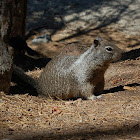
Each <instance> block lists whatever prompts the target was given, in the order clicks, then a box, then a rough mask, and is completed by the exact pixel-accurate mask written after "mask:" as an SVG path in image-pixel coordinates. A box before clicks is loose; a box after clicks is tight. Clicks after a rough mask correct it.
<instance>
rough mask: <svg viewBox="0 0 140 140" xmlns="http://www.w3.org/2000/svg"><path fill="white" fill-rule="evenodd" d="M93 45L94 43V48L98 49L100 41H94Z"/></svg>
mask: <svg viewBox="0 0 140 140" xmlns="http://www.w3.org/2000/svg"><path fill="white" fill-rule="evenodd" d="M93 43H94V46H95V47H97V46H98V45H99V41H98V40H96V39H95V40H94V42H93Z"/></svg>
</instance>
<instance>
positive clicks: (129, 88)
mask: <svg viewBox="0 0 140 140" xmlns="http://www.w3.org/2000/svg"><path fill="white" fill-rule="evenodd" d="M123 89H126V90H136V88H135V87H129V86H124V87H123Z"/></svg>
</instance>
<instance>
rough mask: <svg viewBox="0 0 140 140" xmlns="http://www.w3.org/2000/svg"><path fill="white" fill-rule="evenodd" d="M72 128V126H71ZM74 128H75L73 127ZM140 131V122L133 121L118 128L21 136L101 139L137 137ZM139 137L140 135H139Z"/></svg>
mask: <svg viewBox="0 0 140 140" xmlns="http://www.w3.org/2000/svg"><path fill="white" fill-rule="evenodd" d="M69 129H70V130H71V129H72V128H69ZM73 129H74V128H73ZM139 132H140V124H139V122H137V123H136V122H133V123H132V124H131V125H129V126H128V125H127V124H126V125H124V126H120V127H118V128H114V129H113V128H112V129H107V130H104V128H103V129H100V130H94V126H93V130H92V128H91V129H90V130H85V129H82V128H81V129H79V130H78V132H74V131H72V132H71V131H70V132H68V131H67V132H66V133H65V132H64V133H65V134H58V133H55V134H53V133H52V134H51V135H50V134H48V133H47V132H44V133H42V134H36V135H35V134H31V133H30V135H29V136H28V135H27V136H24V138H23V137H22V138H20V140H27V139H28V140H40V139H51V140H52V139H57V140H59V139H65V140H67V139H79V138H80V139H82V140H85V139H88V138H89V139H99V138H107V139H108V138H109V137H110V136H111V138H112V137H115V136H119V137H121V136H123V138H124V136H131V135H135V138H136V137H137V136H136V135H138V134H139ZM138 137H139V136H138Z"/></svg>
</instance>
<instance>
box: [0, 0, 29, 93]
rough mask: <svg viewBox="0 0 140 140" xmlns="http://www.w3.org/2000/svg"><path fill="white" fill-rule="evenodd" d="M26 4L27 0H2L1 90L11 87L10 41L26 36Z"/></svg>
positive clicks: (0, 3)
mask: <svg viewBox="0 0 140 140" xmlns="http://www.w3.org/2000/svg"><path fill="white" fill-rule="evenodd" d="M26 6H27V0H1V1H0V91H4V92H9V89H10V81H11V76H12V64H13V62H12V56H11V54H10V53H9V52H8V42H9V39H10V38H12V37H17V36H20V37H23V38H24V37H25V19H26ZM19 47H20V46H19Z"/></svg>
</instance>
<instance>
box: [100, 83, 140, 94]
mask: <svg viewBox="0 0 140 140" xmlns="http://www.w3.org/2000/svg"><path fill="white" fill-rule="evenodd" d="M126 86H129V87H136V86H140V84H139V83H132V84H128V85H126ZM124 90H125V89H124V86H122V85H120V86H117V87H113V88H111V89H108V90H104V92H103V94H107V93H115V92H119V91H124Z"/></svg>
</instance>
